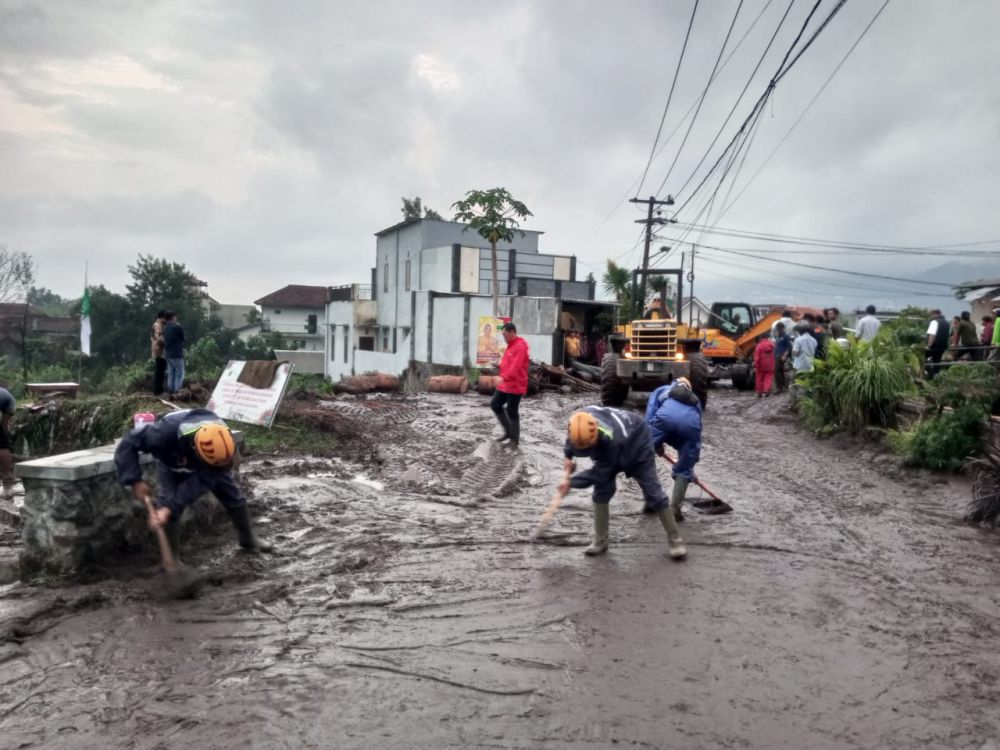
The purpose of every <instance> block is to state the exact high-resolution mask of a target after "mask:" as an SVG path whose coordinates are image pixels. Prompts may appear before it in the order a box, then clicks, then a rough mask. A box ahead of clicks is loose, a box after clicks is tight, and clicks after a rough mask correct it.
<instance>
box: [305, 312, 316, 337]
mask: <svg viewBox="0 0 1000 750" xmlns="http://www.w3.org/2000/svg"><path fill="white" fill-rule="evenodd" d="M306 333H316V316H315V315H310V316H309V317H307V318H306Z"/></svg>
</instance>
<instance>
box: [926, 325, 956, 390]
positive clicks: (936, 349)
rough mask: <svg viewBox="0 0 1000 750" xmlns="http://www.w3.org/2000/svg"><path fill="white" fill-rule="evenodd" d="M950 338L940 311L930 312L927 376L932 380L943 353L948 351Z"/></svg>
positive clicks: (948, 328) (948, 327) (947, 327)
mask: <svg viewBox="0 0 1000 750" xmlns="http://www.w3.org/2000/svg"><path fill="white" fill-rule="evenodd" d="M950 337H951V326H950V324H949V323H948V319H947V318H946V317H945V316H944V315H942V314H941V311H940V310H937V309H934V310H931V322H930V325H928V326H927V352H926V354H927V360H928V362H929V363H930V364H928V366H927V374H928V376H929V377H931V378H933V377H934V376H935V375H937V373H938V367H937V365H938V364H939V363H940V362H941V358H942V357H943V356H944V353H945V352H946V351H948V341H949V339H950Z"/></svg>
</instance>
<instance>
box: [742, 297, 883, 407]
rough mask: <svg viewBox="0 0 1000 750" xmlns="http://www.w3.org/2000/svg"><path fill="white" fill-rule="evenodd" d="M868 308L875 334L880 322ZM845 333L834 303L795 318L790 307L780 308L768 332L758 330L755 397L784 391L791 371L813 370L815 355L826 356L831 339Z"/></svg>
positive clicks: (790, 376) (840, 336)
mask: <svg viewBox="0 0 1000 750" xmlns="http://www.w3.org/2000/svg"><path fill="white" fill-rule="evenodd" d="M869 310H870V313H871V315H872V320H874V321H875V324H876V325H875V327H874V331H873V332H872V334H871V336H872V338H874V336H875V333H877V332H878V325H880V324H879V322H878V319H877V318H875V317H874V312H875V308H874V307H869ZM845 334H846V329H845V328H844V324H843V323H842V322H841V320H840V310H838V309H837V308H836V307H829V308H827V309H825V310H824V311H823V314H822V315H813V314H812V313H805V314H804V315H803V316H802V317H801V318H800V319H799V320H798V321H796V320H794V319H793V318H792V311H791V310H784V311H782V313H781V318H780V319H779V320H777V321H775V322H774V325H772V326H771V332H770V333H764V334H761V336H760V337H759V338H758V339H757V345H756V347H755V348H754V353H753V367H754V372H755V380H754V387H755V390H756V391H757V397H758V398H765V397H767V396H770V395H771V393H772V392H774V393H782V392H784V391H787V390H788V388H789V385H790V384H791V382H792V380H793V378H794V374H798V373H800V372H809V371H810V370H812V368H813V362H814V361H815V360H816V359H817V358H820V359H823V358H825V357H826V352H827V347H828V346H829V341H830V339H834V340H836V339H842V338H843V337H844V335H845Z"/></svg>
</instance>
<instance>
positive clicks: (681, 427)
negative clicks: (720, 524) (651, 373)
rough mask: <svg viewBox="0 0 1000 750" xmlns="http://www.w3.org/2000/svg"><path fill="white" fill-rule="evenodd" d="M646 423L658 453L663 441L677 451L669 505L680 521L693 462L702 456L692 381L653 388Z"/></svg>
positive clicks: (692, 474) (696, 401) (692, 470)
mask: <svg viewBox="0 0 1000 750" xmlns="http://www.w3.org/2000/svg"><path fill="white" fill-rule="evenodd" d="M646 422H647V423H648V424H649V430H650V434H651V438H652V443H653V451H654V452H655V453H656V454H657V455H659V456H662V455H664V451H663V444H664V443H666V444H667V445H669V446H670V447H671V448H673V449H674V450H676V451H677V461H676V463H674V467H673V472H672V476H673V480H674V488H673V491H672V492H671V494H670V507H671V508H673V510H674V519H675V520H677V521H683V520H684V512H683V511H682V510H681V506H682V505H683V504H684V496H685V494H686V493H687V488H688V485H689V484H690V483H691V482H692V481H693V480H694V465H695V464H696V463H698V459H699V458H701V401H699V400H698V397H697V396H695V395H694V392H693V391H692V390H691V382H690V381H689V380H688V379H687V378H677V380H675V381H674V382H673V383H671V384H669V385H664V386H660V387H659V388H657V389H656V390H655V391H653V392H652V393H651V394H650V396H649V403H648V404H647V406H646Z"/></svg>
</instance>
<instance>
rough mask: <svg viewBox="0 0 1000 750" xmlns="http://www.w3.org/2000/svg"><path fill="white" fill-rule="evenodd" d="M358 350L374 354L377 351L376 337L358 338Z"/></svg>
mask: <svg viewBox="0 0 1000 750" xmlns="http://www.w3.org/2000/svg"><path fill="white" fill-rule="evenodd" d="M358 349H360V350H361V351H363V352H373V351H375V337H374V336H361V337H359V338H358Z"/></svg>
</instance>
